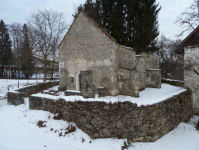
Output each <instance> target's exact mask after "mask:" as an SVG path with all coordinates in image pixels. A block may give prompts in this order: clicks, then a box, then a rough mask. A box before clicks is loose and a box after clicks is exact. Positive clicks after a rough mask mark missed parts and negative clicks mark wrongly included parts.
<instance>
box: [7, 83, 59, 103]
mask: <svg viewBox="0 0 199 150" xmlns="http://www.w3.org/2000/svg"><path fill="white" fill-rule="evenodd" d="M56 85H59V81H54V82H44V83H38V84H36V85H32V86H27V87H24V88H20V89H17V90H15V91H10V92H8V93H7V98H8V104H10V105H20V104H24V97H28V96H30V95H31V94H34V93H38V92H41V91H43V90H45V89H48V88H50V87H53V86H56Z"/></svg>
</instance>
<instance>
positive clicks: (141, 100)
mask: <svg viewBox="0 0 199 150" xmlns="http://www.w3.org/2000/svg"><path fill="white" fill-rule="evenodd" d="M49 90H56V91H57V90H58V86H55V87H53V88H50V89H49ZM68 91H70V92H72V91H71V90H68ZM184 91H186V89H184V88H182V87H177V86H172V85H169V84H162V85H161V88H160V89H157V88H146V89H145V90H143V91H141V92H140V93H139V97H131V96H123V95H119V96H115V97H113V96H106V97H100V98H99V97H98V94H96V95H95V98H88V99H85V98H83V97H82V96H64V93H63V92H59V96H53V95H48V94H44V93H38V94H33V95H32V96H38V97H46V98H50V99H54V100H57V99H59V98H62V99H65V100H66V101H77V100H81V101H104V102H107V103H109V102H112V103H115V102H125V101H131V102H132V103H136V104H137V106H141V105H145V106H146V105H152V104H155V103H158V102H161V101H164V100H166V99H167V98H170V97H172V96H174V95H178V94H179V93H182V92H184ZM74 92H75V91H74ZM76 92H78V91H76Z"/></svg>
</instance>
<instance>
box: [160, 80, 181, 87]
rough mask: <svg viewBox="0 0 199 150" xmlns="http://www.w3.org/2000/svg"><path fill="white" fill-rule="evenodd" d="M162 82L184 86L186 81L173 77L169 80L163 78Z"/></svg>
mask: <svg viewBox="0 0 199 150" xmlns="http://www.w3.org/2000/svg"><path fill="white" fill-rule="evenodd" d="M161 83H166V84H170V85H174V86H180V87H184V81H178V80H172V79H169V80H168V79H165V78H162V79H161Z"/></svg>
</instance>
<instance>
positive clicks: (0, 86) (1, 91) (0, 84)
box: [0, 79, 43, 100]
mask: <svg viewBox="0 0 199 150" xmlns="http://www.w3.org/2000/svg"><path fill="white" fill-rule="evenodd" d="M18 82H19V88H22V87H24V86H30V85H31V84H36V83H40V82H43V80H23V79H19V80H17V79H16V80H13V79H0V100H1V99H2V98H4V97H5V96H6V94H7V92H8V90H9V91H11V90H15V89H17V88H18Z"/></svg>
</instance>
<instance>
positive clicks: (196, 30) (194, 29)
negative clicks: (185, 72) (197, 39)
mask: <svg viewBox="0 0 199 150" xmlns="http://www.w3.org/2000/svg"><path fill="white" fill-rule="evenodd" d="M198 29H199V26H198V27H197V28H195V29H194V30H193V31H192V32H191V33H190V34H189V35H188V36H187V37H186V38H185V39H184V40H183V41H182V42H181V43H180V44H179V45H178V46H177V47H176V48H175V49H174V51H177V50H178V48H180V47H181V46H182V45H183V44H184V43H185V42H186V41H187V40H188V39H189V38H190V37H191V36H192V35H193V34H194V33H195V32H196V31H197V30H198Z"/></svg>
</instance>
